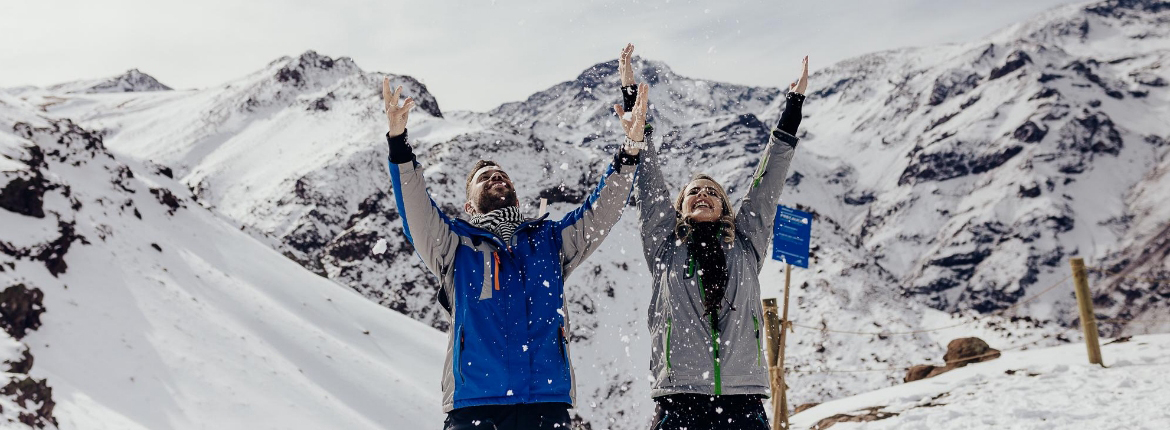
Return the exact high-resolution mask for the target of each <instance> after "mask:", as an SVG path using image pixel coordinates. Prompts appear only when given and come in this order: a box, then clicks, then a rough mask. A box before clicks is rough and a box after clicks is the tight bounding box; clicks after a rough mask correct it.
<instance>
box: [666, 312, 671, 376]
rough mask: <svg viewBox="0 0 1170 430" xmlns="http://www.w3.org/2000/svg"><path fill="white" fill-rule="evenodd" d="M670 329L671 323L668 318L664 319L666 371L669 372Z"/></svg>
mask: <svg viewBox="0 0 1170 430" xmlns="http://www.w3.org/2000/svg"><path fill="white" fill-rule="evenodd" d="M670 329H671V321H670V318H667V319H666V369H667V370H670V368H671V367H670Z"/></svg>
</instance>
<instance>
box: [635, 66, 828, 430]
mask: <svg viewBox="0 0 1170 430" xmlns="http://www.w3.org/2000/svg"><path fill="white" fill-rule="evenodd" d="M632 50H633V46H632V45H631V46H627V47H626V49H625V50H624V51H622V55H621V57H619V64H618V70H619V74H621V77H622V89H623V92H624V97H625V99H626V101H627V103H628V101H629V99H630V98H632V97H633V96H636V95H640V94H641V91H645V90H646V88H645V85H643V86H642V87H640V88H638V89H637V90H635V89H634V88H635V87H634V73H633V70H632V64H631V56H632ZM807 87H808V57H805V58H804V61H803V64H802V70H801V76H800V78H799V79H798V80H797V81H796V82H794V83H793V84H792V85H791V86H790V87H789V92H788V96H787V106H786V108H785V111H784V114H783V115H781V118H780V123H779V124H778V125H777V126H776V128H775V129H774V130H773V131H772V133H771V135H770V138H769V142H768V146H767V147H766V148H765V149H764V151H763V159H762V160H760V162H759V167H758V168H757V170H756V173H755V177H754V180H753V181H752V183H751V186H750V188H749V189H748V191H747V195H745V196H744V198H743V202H742V203H741V204H740V208H739V211H735V210H733V209H732V206H731V203H730V201H729V199H728V197H727V193H726V192H725V191H724V190H723V187H722V186H720V185H719V183H718V182H716V181H715V179H714V178H712V177H711V176H708V175H703V174H699V175H696V176H694V178H693V179H691V181H690V183H688V184H687V185H686V186H684V187H683V188H682V189H681V190H680V191H679V193H678V195H677V197H676V198H675V200H674V203H673V205H672V204H671V203H670V202H669V201H668V200H667V198H666V197H664V196H666V195H668V191H667V188H666V182H665V180H664V179H663V175H662V171H661V167H660V165H659V161H658V155H657V149H656V148H655V147H654V145H648V147H647V148H646V150H645V151H643V153H644V159H643V167H642V170H641V172H640V173H639V176H638V181H637V190H638V195H639V196H640V199H639V202H640V206H641V208H640V209H641V211H640V212H641V215H640V217H639V218H640V220H641V230H642V251H643V253H644V254H645V257H646V262H647V263H648V264H647V266H648V267H649V268H650V272H651V274H652V275H653V278H654V281H653V285H652V290H651V291H652V292H651V295H650V296H651V303H650V306H649V312H648V315H649V321H648V323H649V324H648V325H649V327H650V332H651V338H652V339H653V340H652V342H653V344H652V350H653V351H654V352H653V353H652V355H651V359H650V367H651V369H652V372H653V378H654V384H653V389H652V391H651V397H653V398H654V401H655V402H656V403H657V407H656V409H655V415H656V416H655V418H654V420H653V421H652V423H651V426H652V427H651V428H652V429H653V430H667V429H670V430H674V429H683V428H704V429H705V428H720V429H753V430H762V429H767V428H768V423H767V417H766V415H765V413H764V407H763V404H762V402H761V400H762V399H764V398H765V397H766V396H767V395H768V393H769V388H770V384H769V382H768V371H767V369H766V368H765V367H764V362H763V360H762V353H761V346H762V342H761V339H760V329H759V327H760V324H759V321H760V315H761V314H762V312H761V311H760V281H759V274H760V268H761V267H762V264H763V259H764V252H765V250H767V248H768V245H769V243H770V242H771V234H770V233H771V225H772V218H773V217H774V216H775V214H776V203H777V201H778V200H779V198H780V191H781V189H782V188H783V186H784V179H785V176H786V175H787V172H788V166H789V164H790V163H791V161H792V157H793V155H794V154H795V151H796V143H797V138H796V137H795V134H796V129H797V127H798V126H799V124H800V119H801V106H802V104H803V102H804V95H803V93H804V91H805V90H806V89H807ZM619 111H620V110H619ZM724 412H726V413H724Z"/></svg>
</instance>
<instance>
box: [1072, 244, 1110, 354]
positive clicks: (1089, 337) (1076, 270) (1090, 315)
mask: <svg viewBox="0 0 1170 430" xmlns="http://www.w3.org/2000/svg"><path fill="white" fill-rule="evenodd" d="M1068 262H1069V265H1071V266H1072V272H1073V287H1074V288H1075V289H1076V293H1077V307H1078V308H1079V309H1080V312H1081V329H1082V330H1084V332H1085V347H1086V348H1088V350H1089V363H1092V364H1099V365H1101V366H1104V365H1105V364H1104V362H1103V361H1102V360H1101V345H1100V344H1099V343H1098V340H1097V316H1096V314H1095V313H1094V312H1093V295H1092V294H1091V293H1090V292H1089V275H1088V273H1086V270H1085V259H1083V258H1080V257H1074V258H1072V259H1070V260H1069V261H1068Z"/></svg>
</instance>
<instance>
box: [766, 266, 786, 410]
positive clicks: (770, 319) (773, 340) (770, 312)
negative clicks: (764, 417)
mask: <svg viewBox="0 0 1170 430" xmlns="http://www.w3.org/2000/svg"><path fill="white" fill-rule="evenodd" d="M791 283H792V266H791V265H785V267H784V310H783V315H782V316H781V315H779V313H780V312H779V309H777V308H776V299H764V322H765V325H766V327H767V328H768V373H769V375H770V376H771V383H772V429H773V430H787V429H788V425H789V424H788V385H787V384H786V383H785V381H784V343H785V341H786V340H787V338H788V336H787V334H786V333H785V331H786V330H785V329H788V330H791V325H789V323H788V322H787V321H788V291H789V288H788V287H789V286H790V285H791Z"/></svg>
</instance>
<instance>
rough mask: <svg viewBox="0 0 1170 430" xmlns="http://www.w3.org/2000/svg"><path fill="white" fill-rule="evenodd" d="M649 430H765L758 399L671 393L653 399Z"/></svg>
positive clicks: (753, 397)
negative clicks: (652, 419) (652, 415)
mask: <svg viewBox="0 0 1170 430" xmlns="http://www.w3.org/2000/svg"><path fill="white" fill-rule="evenodd" d="M654 402H655V403H658V406H656V407H655V408H654V422H652V423H651V424H650V430H680V429H684V428H685V429H688V430H715V429H719V430H768V429H770V428H771V426H769V425H768V417H767V416H766V415H764V403H763V398H762V397H761V396H755V395H729V396H706V395H701V394H671V395H669V396H662V397H655V398H654Z"/></svg>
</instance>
